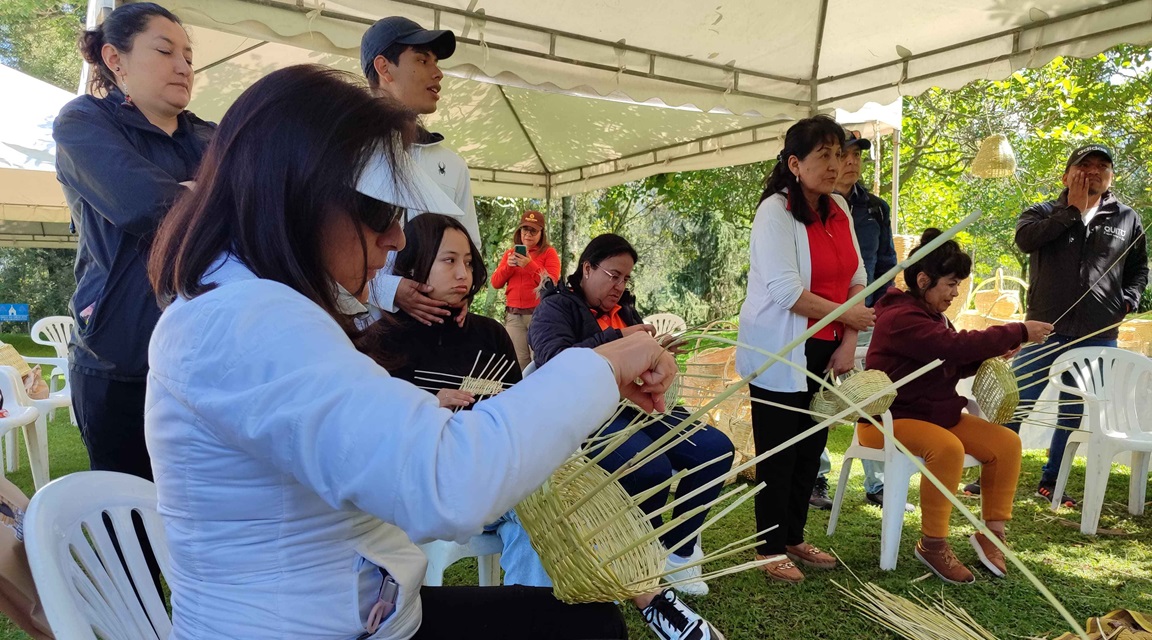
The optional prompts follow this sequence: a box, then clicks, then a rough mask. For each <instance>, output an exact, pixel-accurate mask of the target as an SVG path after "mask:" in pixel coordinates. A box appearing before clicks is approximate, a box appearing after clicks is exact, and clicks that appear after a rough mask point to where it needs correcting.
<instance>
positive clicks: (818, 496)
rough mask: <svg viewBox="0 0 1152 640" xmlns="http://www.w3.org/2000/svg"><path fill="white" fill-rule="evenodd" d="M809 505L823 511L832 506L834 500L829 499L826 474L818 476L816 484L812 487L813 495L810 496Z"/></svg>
mask: <svg viewBox="0 0 1152 640" xmlns="http://www.w3.org/2000/svg"><path fill="white" fill-rule="evenodd" d="M808 506H809V507H812V508H813V509H821V510H823V511H828V510H829V509H831V508H832V501H831V500H830V499H828V478H825V477H824V476H818V477H817V478H816V485H815V486H813V487H812V497H810V498H808Z"/></svg>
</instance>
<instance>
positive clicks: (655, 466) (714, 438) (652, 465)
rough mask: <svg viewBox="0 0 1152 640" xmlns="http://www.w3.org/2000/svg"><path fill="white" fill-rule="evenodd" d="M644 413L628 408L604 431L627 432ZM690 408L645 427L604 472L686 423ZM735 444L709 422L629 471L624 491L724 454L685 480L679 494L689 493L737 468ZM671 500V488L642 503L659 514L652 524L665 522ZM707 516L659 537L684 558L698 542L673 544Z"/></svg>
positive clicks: (694, 503) (710, 492)
mask: <svg viewBox="0 0 1152 640" xmlns="http://www.w3.org/2000/svg"><path fill="white" fill-rule="evenodd" d="M638 415H640V414H639V412H638V411H637V410H636V409H632V408H625V409H624V410H622V411H621V412H620V415H619V416H617V417H616V419H615V420H613V421H612V423H611V424H609V425H608V426H607V427H606V428H605V429H604V435H607V434H610V433H616V432H619V431H622V430H623V429H624V428H625V427H627V426H628V423H630V422H632V420H633V419H634V418H635V417H636V416H638ZM688 415H689V413H688V411H687V410H685V409H684V407H676V408H674V409H673V410H672V411H671V412H670V413H669V414H668V415H666V416H664V418H663V420H661V421H660V422H653V423H652V424H650V425H648V426H646V427H644V428H643V429H641V430H640V431H638V432H636V433H635V434H633V435H632V437H631V438H629V439H628V440H627V441H626V442H624V444H622V445H620V447H619V448H617V449H616V450H615V451H613V452H612V453H610V454H608V455H607V456H605V457H604V459H603V460H601V461H600V466H601V467H603V468H604V469H605V470H607V471H609V472H612V471H616V470H617V469H619V468H620V467H622V466H624V464H625V463H626V462H628V461H629V460H631V459H632V458H633V457H634V456H635V455H636V454H637V453H639V452H640V451H642V450H643V449H645V448H647V447H648V445H650V444H652V442H653V441H655V440H656V439H658V438H659V437H660V436H662V435H664V434H666V433H668V430H669V428H670V427H673V426H676V425H679V424H681V423H682V422H684V420H686V419H687V418H688ZM733 451H734V448H733V446H732V441H731V440H729V439H728V436H727V435H725V434H724V432H722V431H720V430H718V429H715V428H713V427H710V426H705V427H704V428H703V429H701V430H700V431H697V432H696V433H694V434H692V436H691V437H690V438H689V439H688V440H685V441H681V442H679V443H678V444H676V446H674V447H672V448H671V449H669V450H668V451H666V452H665V453H664V455H661V456H659V457H657V458H654V459H652V460H651V461H649V462H648V463H647V464H645V465H644V466H643V467H640V468H639V469H635V470H633V471H632V472H631V473H629V474H628V475H626V476H624V477H623V478H620V484H621V485H622V486H623V487H624V490H625V491H627V492H628V493H630V494H632V495H637V494H640V493H643V492H645V491H647V490H649V489H651V488H652V487H655V486H656V485H658V484H660V483H662V482H665V481H666V480H668V479H669V478H671V477H672V475H673V473H675V471H676V470H680V469H692V468H694V467H696V466H698V465H700V464H703V463H705V462H707V461H709V460H712V459H714V458H716V457H718V456H721V455H725V456H727V457H725V458H724V459H722V460H719V461H718V462H714V463H712V464H710V465H708V466H707V467H704V468H703V469H699V470H697V471H696V472H695V473H691V474H689V475H687V476H684V477H683V478H681V479H680V484H679V486H678V488H677V493H679V494H680V495H686V494H687V493H689V492H690V491H694V490H696V489H697V488H699V487H701V486H703V485H705V484H707V483H708V482H709V481H711V480H715V479H716V478H720V477H722V476H724V475H725V474H726V473H728V471H729V470H731V469H732V453H733ZM596 453H597V450H596V449H595V448H593V449H592V450H590V451H589V452H588V456H589V457H593V456H595V455H596ZM722 485H723V483H720V482H717V483H716V485H715V486H712V487H709V488H708V489H707V490H706V491H701V492H700V493H699V494H697V495H696V496H694V497H692V499H690V500H686V501H684V502H683V503H681V504H680V505H679V506H677V507H676V508H675V509H673V511H672V517H678V516H679V515H681V514H683V513H685V512H687V511H691V510H692V509H694V508H696V507H699V506H700V505H703V504H706V503H708V502H711V501H713V500H715V499H716V498H717V497H719V495H720V491H721V489H723V486H722ZM667 502H668V489H667V488H665V489H664V490H662V491H658V492H657V493H656V494H655V495H653V496H651V497H650V498H648V499H647V500H645V501H644V502H642V503H641V504H640V509H641V510H642V511H643V512H644V513H654V514H655V515H653V516H652V527H653V528H656V527H659V526H661V524H663V518H662V516H661V514H660V513H657V512H659V511H660V510H661V509H663V508H664V505H665V504H667ZM707 517H708V510H704V511H702V512H701V513H698V514H696V515H694V516H692V517H691V518H688V519H687V520H685V521H684V522H682V523H680V525H678V526H676V527H674V528H673V529H672V530H671V531H668V532H667V533H665V534H664V535H663V536H661V537H660V541H661V542H662V543H663V544H664V547H665V548H667V549H669V550H671V551H672V553H675V554H676V555H678V556H681V557H685V558H686V557H688V556H690V555H691V554H692V550H693V548H694V547H695V546H696V541H695V540H694V539H693V540H689V541H688V542H687V543H685V544H683V545H681V546H679V547H677V548H672V547H671V546H670V545H674V544H676V543H678V542H680V541H681V540H683V539H684V538H685V537H686V536H688V535H689V534H690V533H692V532H693V531H695V530H696V529H698V528H699V527H700V525H702V524H704V521H705V520H706V519H707Z"/></svg>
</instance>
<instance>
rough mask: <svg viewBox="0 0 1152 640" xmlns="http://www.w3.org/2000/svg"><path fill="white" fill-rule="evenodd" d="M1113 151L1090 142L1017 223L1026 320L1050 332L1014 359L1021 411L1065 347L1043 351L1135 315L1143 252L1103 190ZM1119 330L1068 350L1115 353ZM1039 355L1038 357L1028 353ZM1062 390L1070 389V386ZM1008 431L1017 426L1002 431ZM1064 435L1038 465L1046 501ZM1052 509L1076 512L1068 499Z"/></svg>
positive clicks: (1133, 219) (1143, 278) (1132, 223)
mask: <svg viewBox="0 0 1152 640" xmlns="http://www.w3.org/2000/svg"><path fill="white" fill-rule="evenodd" d="M1112 171H1113V167H1112V152H1111V151H1110V150H1109V149H1108V147H1105V146H1103V145H1100V144H1089V145H1085V146H1083V147H1080V148H1079V149H1076V150H1075V151H1073V152H1072V155H1071V156H1069V157H1068V162H1067V163H1066V164H1065V165H1064V176H1063V183H1064V187H1065V189H1064V191H1063V192H1061V194H1060V197H1058V198H1057V199H1055V200H1052V201H1050V202H1045V203H1043V204H1038V205H1035V206H1033V207H1031V208H1030V209H1028V210H1027V211H1025V212H1024V213H1022V214H1020V219H1019V220H1018V221H1017V222H1016V246H1017V247H1019V248H1020V250H1021V251H1024V252H1025V253H1027V254H1028V260H1029V270H1028V280H1029V283H1028V284H1029V288H1028V319H1029V320H1040V321H1043V322H1050V323H1053V324H1054V325H1055V326H1056V330H1055V332H1054V333H1053V334H1052V336H1051V337H1050V338H1049V339H1048V341H1047V342H1046V343H1045V344H1043V345H1033V346H1030V347H1026V348H1025V349H1023V350H1022V351H1021V352H1020V354H1019V355H1017V356H1016V365H1017V366H1018V367H1019V371H1018V372H1017V373H1018V374H1020V376H1021V377H1020V388H1021V389H1020V406H1021V407H1022V408H1023V409H1025V410H1027V409H1028V408H1030V407H1031V406H1032V405H1033V404H1034V403H1035V401H1036V399H1037V398H1039V397H1040V393H1041V391H1042V390H1043V388H1044V386H1045V385H1043V384H1031V383H1033V382H1034V381H1037V380H1042V379H1044V378H1046V377H1047V376H1048V369H1049V367H1051V366H1052V363H1053V362H1054V361H1055V360H1056V358H1058V357H1059V356H1060V355H1062V354H1063V353H1065V352H1066V351H1067V350H1068V349H1067V348H1064V347H1060V348H1055V349H1048V347H1050V346H1051V344H1052V343H1053V342H1054V343H1057V344H1061V345H1064V344H1067V343H1070V342H1072V341H1074V340H1077V339H1078V338H1081V337H1084V336H1087V335H1090V334H1092V333H1095V332H1097V331H1100V330H1101V329H1104V328H1105V327H1108V326H1111V325H1113V324H1116V323H1118V322H1120V321H1121V320H1123V319H1124V316H1125V314H1128V313H1131V312H1133V311H1136V309H1137V307H1138V306H1139V304H1140V296H1141V294H1142V293H1143V292H1144V288H1145V287H1146V286H1147V284H1148V248H1147V244H1146V242H1145V238H1144V227H1143V225H1142V224H1141V223H1140V216H1139V215H1137V213H1136V212H1135V211H1133V210H1132V208H1131V207H1128V206H1127V205H1125V204H1123V203H1121V202H1120V201H1119V200H1117V199H1116V196H1115V195H1114V194H1113V193H1112V191H1111V190H1110V188H1111V186H1112V177H1113V173H1112ZM1117 334H1118V329H1117V328H1115V327H1113V328H1112V329H1109V330H1108V331H1104V332H1102V333H1100V334H1098V335H1095V336H1093V337H1091V338H1088V339H1086V340H1083V341H1080V342H1077V343H1076V344H1074V345H1071V347H1070V348H1079V347H1115V346H1116V337H1117ZM1037 350H1045V351H1044V352H1043V355H1040V356H1037V355H1035V353H1036V351H1037ZM1069 384H1073V383H1072V382H1070V381H1069ZM1072 399H1073V398H1072V397H1071V396H1068V397H1063V395H1062V397H1061V401H1062V403H1061V405H1060V412H1061V413H1062V414H1072V415H1073V416H1075V417H1071V418H1069V417H1061V418H1060V419H1059V420H1058V421H1057V422H1058V423H1059V425H1060V426H1061V427H1064V428H1065V429H1075V428H1077V427H1078V426H1079V423H1080V418H1079V414H1080V413H1081V412H1082V408H1081V405H1079V404H1067V405H1066V404H1063V401H1069V400H1072ZM1005 426H1006V427H1008V428H1010V429H1013V430H1015V431H1019V430H1020V424H1019V423H1011V424H1007V425H1005ZM1067 442H1068V431H1066V430H1064V429H1057V430H1054V431H1053V432H1052V444H1051V447H1050V448H1049V451H1048V463H1047V464H1045V465H1044V469H1043V472H1042V475H1041V477H1040V484H1039V486H1038V487H1037V488H1036V494H1037V495H1038V496H1040V497H1042V498H1044V499H1045V500H1052V499H1053V493H1054V492H1055V486H1056V475H1057V474H1058V473H1059V472H1060V463H1061V461H1062V459H1063V457H1064V445H1065V444H1066V443H1067ZM1058 503H1059V504H1062V505H1064V506H1068V507H1071V506H1075V505H1076V501H1075V500H1073V499H1072V498H1070V497H1068V496H1067V495H1062V496H1060V499H1059V501H1058Z"/></svg>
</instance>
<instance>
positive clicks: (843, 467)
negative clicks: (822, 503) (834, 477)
mask: <svg viewBox="0 0 1152 640" xmlns="http://www.w3.org/2000/svg"><path fill="white" fill-rule="evenodd" d="M853 460H855V458H847V457H846V458H844V462H843V463H841V464H840V480H839V481H838V482H837V483H836V495H835V496H832V513H831V514H829V515H828V535H829V536H830V535H832V534H833V533H836V523H837V522H839V520H840V503H842V502H843V501H844V489H846V488H847V487H848V476H849V475H851V473H852V461H853Z"/></svg>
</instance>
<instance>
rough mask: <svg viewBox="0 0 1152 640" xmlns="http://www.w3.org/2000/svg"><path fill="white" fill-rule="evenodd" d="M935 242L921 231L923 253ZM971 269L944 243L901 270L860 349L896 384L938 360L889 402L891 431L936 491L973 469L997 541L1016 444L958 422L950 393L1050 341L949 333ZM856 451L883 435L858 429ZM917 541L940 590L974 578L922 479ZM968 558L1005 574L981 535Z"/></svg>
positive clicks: (946, 507)
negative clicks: (995, 363)
mask: <svg viewBox="0 0 1152 640" xmlns="http://www.w3.org/2000/svg"><path fill="white" fill-rule="evenodd" d="M938 235H940V230H939V229H928V230H927V231H925V232H924V235H923V236H922V237H921V238H920V246H923V245H924V244H926V243H927V242H929V241H931V240H932V239H933V238H935V237H937V236H938ZM971 270H972V259H971V258H969V257H968V255H967V254H965V253H964V252H963V251H962V250H961V249H960V245H958V244H957V243H956V242H955V241H952V240H949V241H948V242H946V243H944V244H943V245H941V246H940V247H938V248H937V249H936V250H935V251H933V252H932V253H930V254H928V255H927V256H925V257H924V258H922V259H921V260H920V261H918V262H916V263H915V264H913V265H912V266H910V267H908V268H907V269H905V270H904V280H905V282H907V286H908V291H906V292H905V291H900V290H895V289H893V290H891V291H890V292H889V293H888V294H887V295H885V296H884V297H883V298H881V299H880V301H879V302H878V303H877V304H876V328H875V330H874V331H873V334H872V342H871V344H870V345H869V346H868V357H867V366H868V368H869V369H878V370H880V371H883V372H885V373H887V374H888V376H889V377H891V378H892V379H893V380H896V379H899V378H901V377H903V376H905V375H907V374H909V373H911V372H912V371H914V370H916V369H918V368H920V367H922V366H923V365H924V364H926V363H928V362H931V361H932V360H935V359H937V358H939V359H942V360H943V361H944V364H943V365H942V366H941V367H940V368H938V369H936V370H935V371H933V372H932V373H930V374H928V375H926V376H923V377H921V378H917V379H916V380H913V381H912V382H910V383H908V384H907V385H905V386H903V387H901V388H900V390H899V391H898V392H897V394H896V400H895V402H893V403H892V409H891V411H892V418H893V420H892V431H893V434H894V435H895V436H896V438H897V439H898V440H899V441H900V442H901V443H902V444H903V445H904V446H905V447H907V448H908V450H909V451H911V452H912V453H913V454H915V455H917V456H920V457H922V458H924V464H925V466H927V467H928V470H929V471H931V472H932V474H933V475H935V476H936V477H937V478H939V479H940V481H941V482H943V483H944V485H945V486H948V487H952V488H953V490H954V488H955V487H956V486H957V485H958V484H959V482H960V473H961V471H962V470H963V466H964V455H965V454H969V455H971V456H972V457H974V458H976V459H977V460H979V461H980V462H981V463H982V468H981V471H980V476H981V485H982V487H983V493H982V500H983V502H982V505H981V506H982V511H983V517H984V522H985V524H986V525H987V526H988V529H989V530H991V531H992V532H993V533H994V534H996V536H997V537H999V538H1000V539H1001V540H1003V539H1004V524H1005V522H1006V521H1007V520H1008V519H1009V518H1011V517H1012V500H1013V498H1014V496H1015V494H1016V481H1017V479H1018V478H1019V475H1020V438H1019V436H1017V435H1016V434H1015V433H1014V432H1012V431H1011V430H1009V429H1006V428H1004V427H1002V426H1000V425H998V424H992V423H991V422H988V421H987V420H983V419H981V418H978V417H976V416H974V415H971V414H967V413H962V409H963V408H964V407H965V405H966V404H967V400H966V399H965V398H962V397H961V396H960V395H959V394H958V393H956V383H958V382H959V381H960V379H961V378H966V377H968V376H971V375H974V374H975V373H976V369H977V368H979V366H980V363H982V362H983V361H985V360H987V359H988V358H995V357H999V356H1010V355H1012V354H1014V353H1015V352H1016V351H1017V350H1018V349H1019V348H1020V345H1021V344H1023V343H1024V342H1041V341H1043V340H1044V338H1045V337H1047V335H1048V334H1049V333H1051V332H1052V325H1050V324H1047V323H1045V322H1035V321H1027V322H1013V323H1010V324H1006V325H1003V326H998V327H989V328H988V329H984V330H982V331H957V330H956V329H955V328H953V326H952V324H951V323H950V322H949V321H948V318H947V317H945V316H944V311H945V310H946V309H947V308H948V307H949V305H951V303H952V300H953V299H954V298H955V297H956V296H957V295H958V291H957V288H958V286H959V284H960V282H961V281H962V280H963V279H964V278H967V277H968V275H969V273H970V272H971ZM857 435H858V437H859V439H860V444H862V445H864V446H866V447H875V448H881V447H883V446H884V434H883V433H881V432H880V430H879V429H877V428H876V427H875V426H873V425H872V424H870V423H861V424H860V426H859V427H858V429H857ZM920 506H921V509H922V511H923V518H922V525H921V530H922V537H921V538H920V541H919V542H918V543H916V557H917V558H918V559H919V560H920V561H921V562H923V563H924V564H926V565H928V568H929V569H931V570H932V571H933V572H934V573H935V574H936V575H938V576H939V577H940V578H941V579H943V580H944V581H946V582H952V583H965V582H972V581H974V580H975V579H976V578H975V576H973V575H972V572H971V571H969V570H968V568H967V567H965V566H964V565H963V564H962V563H961V562H960V561H958V560H957V559H956V556H955V555H954V554H953V553H952V548H951V547H949V546H948V542H947V540H946V538H947V536H948V518H949V516H950V515H951V513H952V504H951V503H950V502H949V501H948V498H947V497H945V496H944V495H943V494H942V493H940V491H939V490H937V489H936V487H935V485H933V484H932V483H931V482H929V481H928V480H927V479H923V478H922V479H921V481H920ZM970 542H971V544H972V547H973V548H974V549H975V551H976V555H977V556H978V557H979V558H980V562H981V564H983V565H984V566H985V567H986V568H987V569H988V570H989V571H990V572H991V573H992V574H993V575H995V576H1003V575H1004V574H1005V572H1006V570H1007V567H1006V564H1005V561H1004V554H1003V553H1001V552H1000V550H999V549H998V548H997V547H996V546H995V545H994V544H993V543H992V542H991V541H990V540H988V539H987V538H986V537H984V534H982V533H976V534H974V535H973V536H972V537H971V538H970Z"/></svg>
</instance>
